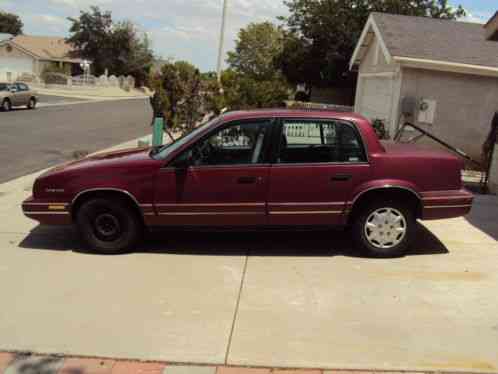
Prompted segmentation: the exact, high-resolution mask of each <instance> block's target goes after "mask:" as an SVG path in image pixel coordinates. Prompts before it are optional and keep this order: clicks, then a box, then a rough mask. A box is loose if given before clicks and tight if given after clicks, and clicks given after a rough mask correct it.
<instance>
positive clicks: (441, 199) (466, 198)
mask: <svg viewBox="0 0 498 374" xmlns="http://www.w3.org/2000/svg"><path fill="white" fill-rule="evenodd" d="M473 201H474V195H473V194H472V193H471V192H469V191H468V190H466V189H465V188H463V189H461V190H455V191H435V192H427V193H424V194H422V205H423V206H422V219H423V220H434V219H445V218H455V217H461V216H465V215H467V214H469V213H470V211H471V210H472V203H473Z"/></svg>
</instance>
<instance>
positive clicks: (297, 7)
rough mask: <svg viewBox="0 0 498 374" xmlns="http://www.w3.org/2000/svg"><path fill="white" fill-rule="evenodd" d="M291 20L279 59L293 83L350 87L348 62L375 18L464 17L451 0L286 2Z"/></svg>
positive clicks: (316, 0)
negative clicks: (388, 15)
mask: <svg viewBox="0 0 498 374" xmlns="http://www.w3.org/2000/svg"><path fill="white" fill-rule="evenodd" d="M285 4H286V5H287V7H288V8H289V11H290V15H289V16H288V17H280V20H282V21H283V22H284V25H285V27H286V33H285V43H284V48H283V52H282V54H281V56H280V58H279V59H278V62H279V66H280V68H281V69H282V71H283V74H284V75H285V76H286V77H287V79H288V80H289V81H290V82H292V83H307V84H309V85H317V86H330V85H338V86H351V85H352V84H354V83H353V82H354V76H352V75H351V74H349V66H348V64H349V59H350V58H351V56H352V54H353V50H354V48H355V45H356V43H357V42H358V39H359V37H360V35H361V32H362V30H363V27H364V25H365V23H366V21H367V19H368V16H369V14H370V13H371V12H385V13H394V14H404V15H412V16H422V17H433V18H441V19H448V20H455V19H457V18H460V17H462V16H464V15H465V10H464V9H463V8H462V7H461V6H459V7H458V8H456V9H455V8H452V7H451V6H449V5H448V1H447V0H410V1H407V0H389V1H386V0H285Z"/></svg>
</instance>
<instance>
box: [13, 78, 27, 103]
mask: <svg viewBox="0 0 498 374" xmlns="http://www.w3.org/2000/svg"><path fill="white" fill-rule="evenodd" d="M16 86H17V93H16V96H17V102H18V104H16V105H28V102H29V99H30V94H29V87H28V86H27V85H26V84H24V83H17V84H16Z"/></svg>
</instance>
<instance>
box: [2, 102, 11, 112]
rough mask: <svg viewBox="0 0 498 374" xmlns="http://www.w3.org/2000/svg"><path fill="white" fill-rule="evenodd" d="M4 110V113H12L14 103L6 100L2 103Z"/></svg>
mask: <svg viewBox="0 0 498 374" xmlns="http://www.w3.org/2000/svg"><path fill="white" fill-rule="evenodd" d="M2 110H3V111H4V112H10V111H11V110H12V103H11V102H10V100H9V99H5V100H4V101H3V103H2Z"/></svg>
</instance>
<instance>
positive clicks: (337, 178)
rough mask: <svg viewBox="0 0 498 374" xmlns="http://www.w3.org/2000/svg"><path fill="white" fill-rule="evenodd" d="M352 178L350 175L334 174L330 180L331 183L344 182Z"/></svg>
mask: <svg viewBox="0 0 498 374" xmlns="http://www.w3.org/2000/svg"><path fill="white" fill-rule="evenodd" d="M351 178H353V176H352V175H351V174H336V175H334V176H333V177H332V178H331V179H330V180H331V181H332V182H346V181H349V180H351Z"/></svg>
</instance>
